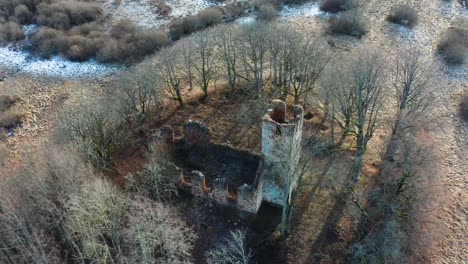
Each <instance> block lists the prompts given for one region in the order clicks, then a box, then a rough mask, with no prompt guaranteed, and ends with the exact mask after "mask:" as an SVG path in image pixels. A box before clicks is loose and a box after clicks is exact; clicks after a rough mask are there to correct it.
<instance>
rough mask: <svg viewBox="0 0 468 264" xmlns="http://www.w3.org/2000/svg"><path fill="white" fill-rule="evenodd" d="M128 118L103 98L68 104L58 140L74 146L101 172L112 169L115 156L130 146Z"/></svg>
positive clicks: (61, 122) (58, 132)
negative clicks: (123, 148)
mask: <svg viewBox="0 0 468 264" xmlns="http://www.w3.org/2000/svg"><path fill="white" fill-rule="evenodd" d="M125 121H126V120H125V119H124V117H122V115H121V114H120V113H119V112H118V111H116V109H115V108H114V106H112V105H110V104H108V103H106V101H105V100H104V99H102V98H89V100H84V101H83V102H80V103H79V104H78V105H72V104H71V105H67V106H65V107H64V110H63V111H62V113H61V117H60V122H59V125H58V129H57V130H56V132H57V137H58V139H59V141H60V142H61V143H64V144H71V145H73V146H74V147H75V148H77V149H79V150H80V151H81V153H83V155H84V156H86V158H87V159H88V160H89V161H90V162H91V163H93V165H95V166H96V167H97V168H99V169H109V167H111V166H112V165H113V164H114V158H115V155H116V154H117V153H118V152H119V151H120V150H121V149H122V147H123V146H125V145H126V143H128V139H129V133H128V131H126V130H125V129H124V128H125Z"/></svg>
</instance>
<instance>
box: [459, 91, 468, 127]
mask: <svg viewBox="0 0 468 264" xmlns="http://www.w3.org/2000/svg"><path fill="white" fill-rule="evenodd" d="M460 115H461V117H462V118H463V119H464V120H465V121H468V91H465V93H464V94H463V95H462V98H461V102H460Z"/></svg>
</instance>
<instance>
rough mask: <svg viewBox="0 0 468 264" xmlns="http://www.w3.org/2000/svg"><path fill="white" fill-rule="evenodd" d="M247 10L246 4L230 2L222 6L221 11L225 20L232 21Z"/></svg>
mask: <svg viewBox="0 0 468 264" xmlns="http://www.w3.org/2000/svg"><path fill="white" fill-rule="evenodd" d="M247 9H248V4H247V2H231V3H229V4H226V5H225V6H224V8H223V11H224V14H225V16H226V18H227V19H230V20H232V19H236V18H238V17H240V16H241V15H242V14H244V13H245V12H246V10H247Z"/></svg>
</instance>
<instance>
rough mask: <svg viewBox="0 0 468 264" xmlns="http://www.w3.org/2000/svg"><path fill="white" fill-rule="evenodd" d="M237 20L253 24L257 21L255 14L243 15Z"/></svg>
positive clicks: (240, 22)
mask: <svg viewBox="0 0 468 264" xmlns="http://www.w3.org/2000/svg"><path fill="white" fill-rule="evenodd" d="M236 22H237V23H239V24H241V25H242V24H251V23H253V22H255V15H248V16H243V17H240V18H238V19H236Z"/></svg>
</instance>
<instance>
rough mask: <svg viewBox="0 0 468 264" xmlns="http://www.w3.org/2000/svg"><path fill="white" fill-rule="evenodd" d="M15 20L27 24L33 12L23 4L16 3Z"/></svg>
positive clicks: (31, 19)
mask: <svg viewBox="0 0 468 264" xmlns="http://www.w3.org/2000/svg"><path fill="white" fill-rule="evenodd" d="M15 16H16V20H17V21H18V22H19V23H20V24H22V25H24V24H29V23H31V22H32V21H33V17H34V16H33V14H32V13H31V11H29V8H28V7H27V6H25V5H18V6H16V8H15Z"/></svg>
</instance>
